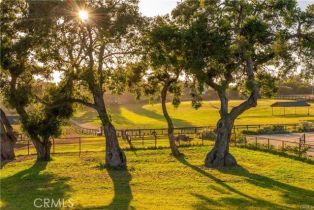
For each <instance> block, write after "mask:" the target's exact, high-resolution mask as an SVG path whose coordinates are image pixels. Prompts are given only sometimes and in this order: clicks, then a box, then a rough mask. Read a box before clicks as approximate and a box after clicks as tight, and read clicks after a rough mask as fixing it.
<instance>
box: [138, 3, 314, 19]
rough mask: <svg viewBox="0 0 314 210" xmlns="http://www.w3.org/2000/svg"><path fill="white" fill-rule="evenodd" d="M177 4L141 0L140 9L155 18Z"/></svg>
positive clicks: (303, 5)
mask: <svg viewBox="0 0 314 210" xmlns="http://www.w3.org/2000/svg"><path fill="white" fill-rule="evenodd" d="M195 1H197V0H195ZM177 2H180V0H140V4H139V7H140V12H141V13H142V14H143V15H145V16H149V17H153V16H156V15H165V14H168V13H170V12H171V10H172V9H173V8H175V7H176V5H177ZM298 2H299V5H300V7H301V8H302V9H305V8H306V6H307V5H309V4H314V0H298Z"/></svg>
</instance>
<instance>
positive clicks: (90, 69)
mask: <svg viewBox="0 0 314 210" xmlns="http://www.w3.org/2000/svg"><path fill="white" fill-rule="evenodd" d="M52 11H55V14H57V15H53V19H54V22H53V24H51V26H50V31H49V35H48V36H47V39H46V44H45V46H46V48H44V49H42V51H41V57H42V62H43V63H45V65H47V66H50V67H51V68H54V69H55V70H58V71H60V72H62V81H64V82H65V83H71V84H72V85H73V88H74V90H75V91H74V92H73V94H72V97H71V99H69V100H68V102H71V103H79V104H82V105H85V106H87V107H90V108H92V109H95V110H96V111H97V113H98V115H99V118H100V120H101V123H102V126H103V128H104V133H105V138H106V155H105V156H106V157H105V162H106V165H108V166H114V167H117V166H125V165H126V157H125V154H124V152H123V151H122V149H121V148H120V146H119V142H118V138H117V134H116V129H115V127H114V126H113V124H112V123H111V119H110V116H109V114H108V110H107V107H106V103H105V99H104V93H105V92H106V91H110V92H113V93H119V92H121V91H123V90H124V83H125V74H124V70H125V66H126V62H129V61H130V60H132V55H133V54H135V53H137V48H138V47H139V45H137V36H138V35H139V31H138V25H140V22H141V21H140V20H141V19H140V18H139V13H138V1H137V0H125V1H119V0H107V1H102V0H93V1H68V2H65V3H64V5H62V7H60V6H56V7H55V9H53V10H52ZM60 11H61V12H60ZM80 11H85V12H86V13H85V14H87V15H88V18H87V19H80V18H79V16H78V14H79V12H80Z"/></svg>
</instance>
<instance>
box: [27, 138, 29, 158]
mask: <svg viewBox="0 0 314 210" xmlns="http://www.w3.org/2000/svg"><path fill="white" fill-rule="evenodd" d="M27 155H29V139H27Z"/></svg>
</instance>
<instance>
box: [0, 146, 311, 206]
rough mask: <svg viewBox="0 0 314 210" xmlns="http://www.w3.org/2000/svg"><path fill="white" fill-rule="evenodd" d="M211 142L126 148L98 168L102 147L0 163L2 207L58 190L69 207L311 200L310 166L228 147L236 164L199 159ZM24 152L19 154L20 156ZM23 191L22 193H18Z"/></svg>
mask: <svg viewBox="0 0 314 210" xmlns="http://www.w3.org/2000/svg"><path fill="white" fill-rule="evenodd" d="M209 149H210V146H204V147H187V148H181V151H182V152H183V153H184V154H185V156H184V157H180V158H174V157H172V156H170V151H169V149H161V150H138V151H136V153H134V152H132V151H127V152H126V155H127V158H128V167H127V169H119V170H113V169H102V168H101V167H100V166H101V164H102V163H103V156H104V154H103V153H102V152H97V153H84V154H82V156H81V157H77V155H76V154H72V155H71V154H62V155H54V157H53V161H51V162H49V163H48V164H45V163H36V162H35V160H34V157H32V158H29V159H24V160H23V162H20V161H19V160H16V161H13V162H10V163H8V164H6V165H5V166H4V167H3V169H2V171H1V184H2V186H1V187H2V194H1V205H2V208H3V209H34V208H33V206H32V202H33V199H34V198H35V197H37V196H40V197H45V196H48V197H55V198H57V197H64V198H65V199H71V200H72V201H73V203H74V207H75V209H296V208H300V207H301V205H310V206H314V191H313V189H314V182H313V179H314V175H313V171H314V166H313V165H310V164H307V163H303V162H300V161H296V160H292V159H288V158H284V157H280V156H277V155H273V154H267V153H263V152H259V151H251V150H247V149H243V148H235V147H232V148H231V152H232V154H234V155H235V157H236V158H237V160H238V163H239V165H240V166H239V167H236V168H230V169H222V170H211V169H206V168H204V167H203V160H204V157H205V155H206V153H207V152H208V150H209ZM19 158H23V157H19ZM21 195H23V196H21Z"/></svg>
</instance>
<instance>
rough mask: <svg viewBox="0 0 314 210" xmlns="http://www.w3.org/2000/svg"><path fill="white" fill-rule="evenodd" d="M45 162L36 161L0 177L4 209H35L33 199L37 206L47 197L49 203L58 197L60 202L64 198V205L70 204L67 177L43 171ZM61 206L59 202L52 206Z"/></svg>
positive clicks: (58, 207)
mask: <svg viewBox="0 0 314 210" xmlns="http://www.w3.org/2000/svg"><path fill="white" fill-rule="evenodd" d="M47 163H48V162H46V161H37V162H35V164H34V165H33V166H32V167H30V168H28V169H25V170H23V171H20V172H18V173H16V174H14V175H12V176H9V177H5V178H2V179H1V201H2V202H3V204H4V209H18V210H20V209H36V208H35V206H34V201H35V199H37V198H39V199H38V200H37V201H36V205H37V206H40V205H43V204H44V203H43V199H44V198H48V199H49V205H51V201H52V199H53V200H54V202H58V199H61V202H62V200H63V199H64V203H65V205H71V204H70V203H69V200H68V199H69V195H68V193H67V192H69V191H70V189H71V188H70V186H69V185H68V184H67V183H66V182H67V181H68V180H69V178H67V177H57V176H55V175H53V174H49V173H45V172H44V171H45V168H46V166H47ZM40 199H41V200H40ZM42 207H43V206H42ZM62 207H63V206H62V204H61V203H60V205H59V204H58V205H57V206H53V209H61V208H62Z"/></svg>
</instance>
